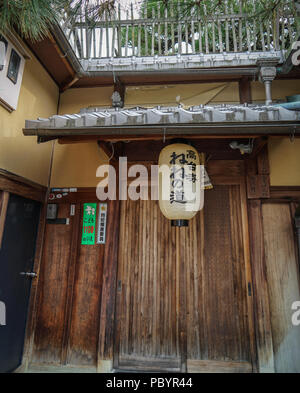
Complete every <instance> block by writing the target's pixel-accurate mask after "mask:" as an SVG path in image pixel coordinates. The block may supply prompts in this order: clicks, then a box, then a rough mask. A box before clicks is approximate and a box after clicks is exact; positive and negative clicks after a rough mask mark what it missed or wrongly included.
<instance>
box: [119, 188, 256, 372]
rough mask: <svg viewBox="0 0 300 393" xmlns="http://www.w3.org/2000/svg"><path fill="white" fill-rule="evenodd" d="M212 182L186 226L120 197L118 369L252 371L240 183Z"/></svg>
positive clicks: (146, 205) (145, 204)
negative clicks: (201, 207) (176, 225)
mask: <svg viewBox="0 0 300 393" xmlns="http://www.w3.org/2000/svg"><path fill="white" fill-rule="evenodd" d="M218 183H219V185H218ZM214 184H215V187H214V189H213V190H211V191H207V192H206V195H205V198H206V201H205V207H204V210H203V211H202V212H201V213H199V214H198V215H197V216H196V217H195V218H194V219H193V220H192V221H191V222H190V224H189V227H188V228H172V227H171V224H170V222H169V221H168V220H166V219H165V218H164V217H163V216H162V214H161V212H160V210H159V207H158V203H157V202H155V201H130V200H128V201H124V202H122V204H121V219H120V220H121V221H120V240H119V268H118V290H117V309H116V331H115V358H114V366H115V368H117V369H121V370H153V371H183V372H184V371H188V372H207V371H208V372H211V371H213V372H222V371H225V372H231V371H232V372H252V370H253V365H252V360H253V347H254V345H253V321H252V283H251V272H250V268H249V245H248V229H247V212H246V200H245V195H244V186H243V183H242V182H241V183H239V181H235V182H230V181H228V180H227V181H225V182H222V181H219V182H218V181H217V180H215V182H214Z"/></svg>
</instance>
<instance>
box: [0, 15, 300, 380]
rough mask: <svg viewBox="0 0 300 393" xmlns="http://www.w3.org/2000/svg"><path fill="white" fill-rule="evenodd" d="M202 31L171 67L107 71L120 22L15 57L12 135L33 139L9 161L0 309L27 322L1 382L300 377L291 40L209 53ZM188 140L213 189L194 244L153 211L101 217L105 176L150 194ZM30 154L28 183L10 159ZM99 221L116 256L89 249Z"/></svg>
mask: <svg viewBox="0 0 300 393" xmlns="http://www.w3.org/2000/svg"><path fill="white" fill-rule="evenodd" d="M236 18H237V22H236V23H237V24H236V26H238V23H241V24H243V23H246V19H243V18H242V16H241V15H240V16H236ZM233 19H234V18H233ZM159 21H160V19H159ZM230 21H231V20H230ZM278 21H280V23H283V22H282V21H284V23H287V24H288V23H289V19H288V18H287V19H284V20H283V19H278ZM144 22H145V21H144V20H142V21H139V23H144ZM164 22H166V23H167V22H168V20H164ZM221 22H222V23H224V25H225V26H227V28H228V23H229V19H228V18H227V19H226V18H225V19H224V20H223V19H222V20H221ZM131 23H132V21H131ZM137 23H138V22H137ZM161 23H162V22H161ZM186 23H187V22H186ZM207 23H208V24H209V25H207V26H206V27H205V28H204V30H201V26H200V25H199V26H198V25H197V26H198V27H199V29H200V32H199V34H200V37H201V34H202V36H203V43H204V44H206V46H205V45H204V47H203V48H202V49H201V48H200V47H199V48H198V49H196V48H197V45H196V44H195V42H194V41H193V42H192V44H191V45H192V53H184V49H183V48H184V45H183V44H182V43H181V44H182V45H183V46H182V48H181V49H182V51H181V52H182V53H176V54H175V52H174V53H173V52H172V53H167V48H165V51H163V49H162V48H163V42H160V46H159V43H158V44H157V45H155V47H153V48H152V49H153V50H152V52H153V51H154V49H155V48H156V46H157V48H160V53H152V52H151V48H148V50H149V53H142V52H143V48H142V47H141V46H139V45H137V46H136V50H137V51H138V53H133V54H132V55H130V54H129V53H127V55H126V56H125V55H123V56H117V55H116V56H113V55H112V53H111V52H114V50H116V49H117V48H116V47H115V46H114V45H115V41H114V40H113V41H112V45H113V47H112V48H111V47H110V46H109V45H108V46H107V47H106V50H108V51H109V53H110V55H112V57H111V56H108V55H105V54H102V55H101V53H100V54H99V53H98V52H97V50H96V49H95V48H96V47H98V46H97V45H98V43H97V42H98V41H97V39H98V38H99V37H101V31H102V34H104V33H106V31H108V30H106V29H109V28H110V29H113V30H111V31H113V34H118V31H119V30H118V29H117V28H118V27H119V29H121V28H123V29H124V31H125V33H126V31H127V33H128V26H129V21H120V20H119V21H117V22H116V25H109V26H108V25H107V24H102V23H100V24H98V25H97V26H95V32H92V33H91V35H88V29H87V30H86V32H84V33H83V31H84V29H85V27H84V26H82V25H79V26H77V27H76V29H74V30H72V31H62V29H61V28H60V27H58V26H54V27H53V29H52V33H51V35H49V37H47V38H45V39H44V40H42V41H40V42H38V43H32V42H29V41H24V42H22V45H23V46H24V47H26V49H27V50H28V52H29V54H30V56H31V60H26V61H30V62H31V65H32V64H33V65H32V68H31V71H29V69H28V67H27V65H26V64H25V74H24V79H23V84H22V87H21V95H20V101H19V108H18V109H17V111H16V112H14V113H10V114H9V116H10V117H8V114H6V112H5V114H4V115H3V119H4V120H3V123H4V126H3V128H5V127H8V126H9V124H12V123H13V124H14V128H16V129H18V130H19V133H21V128H23V131H22V133H23V134H24V135H25V136H24V135H23V134H22V136H21V135H18V138H16V139H15V140H16V141H17V143H16V145H15V144H14V142H13V140H10V141H11V142H8V140H9V138H8V139H5V138H4V137H3V138H2V139H1V141H3V144H2V145H3V149H2V150H1V146H0V152H1V155H0V164H1V166H3V170H1V171H0V211H1V219H0V302H1V301H4V300H5V302H7V304H6V306H7V309H11V308H13V310H14V311H15V310H18V313H17V315H18V318H14V315H15V314H9V312H10V311H9V312H8V314H7V326H0V345H1V346H2V348H3V352H2V355H1V354H0V371H1V372H4V371H13V370H15V369H16V367H17V366H20V367H19V368H18V370H17V371H18V372H55V371H59V372H101V373H102V372H126V371H129V372H136V371H138V372H153V371H154V372H182V373H186V372H191V373H202V372H242V373H252V372H253V373H257V372H259V373H263V372H278V373H280V372H297V373H298V372H300V326H298V325H297V323H294V322H295V319H296V321H297V318H295V317H293V316H294V315H295V313H296V312H297V310H298V309H297V305H296V306H295V303H297V304H298V303H299V302H300V273H299V262H300V261H299V232H297V230H298V231H299V228H298V227H297V225H296V224H295V222H296V221H297V214H296V211H297V208H298V206H299V203H300V178H299V173H300V158H299V157H300V154H299V152H300V144H299V135H300V127H299V120H300V116H299V109H300V107H299V108H298V110H296V111H291V110H289V109H288V108H285V107H284V105H285V104H287V103H286V102H283V101H284V99H285V96H294V95H296V94H298V93H299V88H300V82H299V79H300V71H299V66H294V65H293V64H292V56H293V54H294V52H291V53H290V55H288V54H287V48H285V47H284V45H287V42H289V40H291V39H292V38H295V37H296V32H294V31H293V28H294V26H293V25H289V27H290V28H289V29H284V27H280V30H278V32H281V36H280V39H279V38H278V37H277V38H276V35H275V33H274V34H270V35H269V36H268V39H271V40H274V42H273V41H272V42H270V45H269V47H268V42H264V43H263V42H262V43H259V44H258V41H255V43H256V44H255V47H253V46H252V45H251V42H252V41H251V40H249V39H248V40H247V35H246V36H245V37H246V38H245V37H243V36H241V37H239V36H238V35H236V34H235V30H234V27H233V28H232V29H230V34H233V37H232V39H230V40H229V38H228V37H227V35H226V36H224V37H223V38H224V42H223V43H222V45H221V44H220V42H221V41H220V42H219V44H218V43H217V42H214V43H213V42H211V41H209V40H208V36H207V40H205V32H206V33H207V31H208V30H207V29H209V28H210V27H211V25H212V26H213V21H212V22H209V21H208V22H207ZM278 23H279V22H278ZM107 26H108V27H107ZM161 26H163V24H161ZM161 26H160V27H161ZM184 26H186V24H183V25H182V26H181V27H182V29H183V31H184ZM191 26H193V28H196V24H195V25H193V23H191ZM232 26H235V22H234V20H233V25H232ZM247 26H248V25H247ZM280 26H281V25H280ZM269 27H270V26H269ZM138 28H139V25H137V29H138ZM97 29H98V30H99V31H100V33H99V34H98V33H96V31H97ZM205 29H206V30H205ZM201 31H202V33H201ZM228 31H229V30H227V32H228ZM237 31H238V30H237ZM249 31H250V30H249ZM285 31H289V34H291V35H290V38H288V37H285V40H283V39H282V34H283V35H284V34H285V33H284V32H285ZM251 32H252V33H253V30H251ZM67 33H68V34H67ZM252 33H251V34H252ZM109 34H110V33H109ZM109 34H108V37H110V35H109ZM228 34H229V33H228ZM83 36H85V37H86V43H85V44H83V41H82V40H80V37H81V38H82V37H83ZM67 37H68V39H69V41H68V39H67ZM70 37H71V38H70ZM72 37H73V38H72ZM74 37H75V38H74ZM76 37H77V41H76ZM93 37H94V40H93ZM96 37H98V38H97V39H96ZM112 37H114V35H112ZM226 37H227V38H228V39H226ZM234 37H235V39H234ZM263 37H264V34H262V37H261V38H263ZM219 38H220V37H219ZM239 38H240V40H241V41H240V42H239V41H238V39H239ZM248 38H251V37H248ZM154 39H155V38H153V40H154ZM221 40H222V36H221ZM243 40H244V41H245V42H244V41H243ZM277 41H278V42H277ZM116 42H119V44H120V45H121V43H120V42H121V41H116ZM201 42H202V41H201ZM248 44H249V45H248ZM261 44H262V45H263V46H261ZM273 44H274V45H275V44H276V45H275V46H274V47H273V46H272V45H273ZM277 44H278V45H277ZM80 45H81V46H80ZM165 45H167V40H166V41H165ZM199 45H200V42H199ZM264 45H265V46H264ZM280 45H282V47H280ZM231 46H232V47H231ZM172 48H173V47H172ZM121 49H122V48H121ZM173 49H174V51H175V48H173ZM226 49H228V51H226ZM249 49H251V50H249ZM127 50H128V48H127ZM155 50H156V49H155ZM158 50H159V49H158ZM197 51H198V52H199V53H198V52H197ZM100 52H101V50H100ZM119 52H120V51H119ZM154 52H155V51H154ZM173 56H175V59H174V58H173ZM166 59H167V60H166ZM146 60H147V61H148V63H147V61H146ZM173 60H174V61H173ZM172 61H173V62H172ZM27 64H28V63H27ZM208 65H209V66H208ZM26 67H27V68H26ZM34 67H35V68H34ZM37 71H38V72H37ZM26 72H27V74H26ZM36 80H37V82H36ZM31 84H33V87H32V88H31V87H30V85H31ZM36 84H37V87H36ZM271 84H272V87H273V92H272V91H271V89H270V87H271ZM35 89H36V91H38V93H35ZM30 92H31V93H30ZM276 101H278V102H276ZM295 105H296V104H295ZM26 108H28V111H29V112H28V114H27V113H26V110H27V109H26ZM0 109H1V111H2V109H3V108H0ZM5 110H7V109H5ZM3 111H4V109H3ZM1 113H2V112H1ZM66 113H67V115H66ZM6 116H7V117H6ZM13 116H15V117H13ZM16 117H17V121H16ZM29 118H30V119H34V120H29ZM35 119H37V120H35ZM25 120H27V121H26V124H25V126H24V123H25ZM14 122H16V123H14ZM20 124H21V125H20ZM0 127H2V125H1V123H0ZM1 137H2V135H1ZM33 137H34V138H33ZM178 137H183V138H186V139H188V140H190V141H191V142H192V144H193V146H194V147H195V148H196V149H197V150H198V151H199V152H204V153H205V156H206V163H205V167H206V170H207V173H208V175H209V177H210V179H211V182H212V184H213V188H212V189H210V190H206V191H205V203H204V208H203V209H202V210H201V211H200V212H199V213H198V214H197V215H196V217H194V218H193V219H192V220H191V221H190V223H189V226H188V227H186V228H175V227H172V226H171V224H170V221H169V220H167V219H166V218H165V217H164V216H163V215H162V213H161V211H160V209H159V205H158V202H157V201H156V200H151V198H150V197H149V198H148V199H147V200H136V201H134V200H130V199H127V200H121V199H120V198H119V197H117V198H116V199H114V200H109V201H99V199H98V198H97V194H96V186H97V183H98V182H99V181H100V180H99V178H97V176H96V171H97V168H98V166H99V165H101V164H105V163H106V164H107V163H110V164H112V165H113V166H114V167H115V168H116V180H117V181H118V180H119V177H120V174H119V159H120V158H121V157H126V158H127V161H128V166H129V167H131V166H133V165H135V164H143V165H145V166H146V167H147V168H148V177H145V178H144V179H143V181H144V184H149V185H151V184H152V183H151V177H150V166H151V164H153V165H157V163H158V157H159V153H160V151H161V150H162V148H163V147H164V146H166V145H167V144H168V143H170V141H171V140H172V139H173V138H178ZM36 138H37V141H38V143H39V144H38V146H35V144H36ZM24 140H25V141H26V143H27V145H26V146H27V149H28V153H27V155H23V153H22V157H20V160H19V163H20V165H19V166H18V165H16V163H15V162H14V161H13V160H12V161H11V160H10V157H9V156H13V157H16V146H18V149H20V150H21V151H22V149H21V146H22V144H23V143H25V142H23V141H24ZM233 142H236V143H235V144H233ZM33 143H34V146H33ZM31 144H32V145H31ZM234 146H237V147H238V148H237V149H235V148H233V147H234ZM247 148H249V149H250V150H249V151H248V150H247ZM38 149H41V150H40V151H38ZM7 152H9V154H8V153H7ZM99 152H100V155H99ZM16 160H17V158H16ZM48 166H49V168H48ZM48 170H49V172H48ZM12 172H13V173H12ZM129 183H130V180H129ZM18 198H21V199H18ZM101 203H105V204H107V205H105V207H106V208H107V211H106V213H107V215H106V218H107V221H106V238H105V241H104V242H97V241H94V242H93V244H82V243H83V242H82V234H83V218H84V208H85V204H95V205H93V206H95V208H96V209H97V212H98V211H99V210H98V209H99V207H100V206H99V205H100V204H101ZM49 205H52V207H53V205H55V206H56V207H54V209H57V214H56V215H55V218H54V219H53V217H52V219H51V218H50V217H49V209H48V206H49ZM18 209H19V210H18ZM47 211H48V215H47ZM15 217H17V218H18V219H15ZM295 219H296V220H295ZM297 228H298V229H297ZM25 234H26V236H27V237H26V236H25ZM17 239H18V240H17ZM28 244H29V245H31V246H30V247H29V246H28ZM25 252H26V258H27V259H26V261H27V262H26V264H25V265H24V264H23V262H22V257H21V255H25V254H24V253H25ZM18 253H19V254H18ZM23 259H24V258H23ZM8 260H9V261H11V264H10V265H8V264H7V262H6V261H8ZM17 261H20V262H17ZM7 266H9V268H8V267H7ZM1 269H2V270H1ZM3 269H4V270H3ZM20 273H21V279H22V280H23V281H20V277H19V276H20ZM1 277H2V278H1ZM17 278H18V280H17ZM24 283H26V285H25V284H24ZM1 289H2V291H1ZM24 291H26V292H24ZM16 293H18V294H20V297H22V298H23V299H25V301H24V303H22V304H21V305H20V303H19V300H18V297H17V296H16V297H14V294H16ZM4 297H5V299H4ZM11 299H15V300H14V301H15V303H13V302H12V303H10V301H11ZM0 304H1V303H0ZM18 307H19V309H18ZM20 310H21V311H20ZM0 322H1V319H0ZM0 325H1V323H0ZM17 325H18V326H19V330H14V329H15V326H17ZM25 325H26V329H25ZM12 326H14V328H12ZM5 342H7V343H8V344H9V345H8V346H7V347H6V346H5ZM14 343H15V347H14V346H13V344H14ZM12 348H14V349H12ZM4 349H5V351H4ZM12 355H13V356H12ZM1 356H2V357H1Z"/></svg>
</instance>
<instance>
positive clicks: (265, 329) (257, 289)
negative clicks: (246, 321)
mask: <svg viewBox="0 0 300 393" xmlns="http://www.w3.org/2000/svg"><path fill="white" fill-rule="evenodd" d="M249 230H250V248H251V261H252V272H253V291H254V301H255V303H254V304H255V327H256V344H257V357H258V359H257V360H258V371H259V372H261V373H263V372H268V373H269V372H274V371H275V368H274V367H275V366H274V354H273V339H272V326H271V315H270V301H269V292H268V281H267V271H266V261H265V248H264V233H263V223H262V212H261V201H260V200H252V201H249Z"/></svg>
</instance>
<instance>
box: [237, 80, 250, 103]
mask: <svg viewBox="0 0 300 393" xmlns="http://www.w3.org/2000/svg"><path fill="white" fill-rule="evenodd" d="M239 92H240V103H241V104H251V103H252V91H251V82H250V80H249V78H247V77H245V76H244V77H242V78H241V79H240V81H239Z"/></svg>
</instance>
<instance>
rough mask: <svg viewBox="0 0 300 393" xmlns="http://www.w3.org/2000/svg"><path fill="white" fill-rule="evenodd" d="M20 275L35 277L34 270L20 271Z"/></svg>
mask: <svg viewBox="0 0 300 393" xmlns="http://www.w3.org/2000/svg"><path fill="white" fill-rule="evenodd" d="M20 275H21V276H24V277H27V278H36V277H37V274H36V273H34V272H21V273H20Z"/></svg>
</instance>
